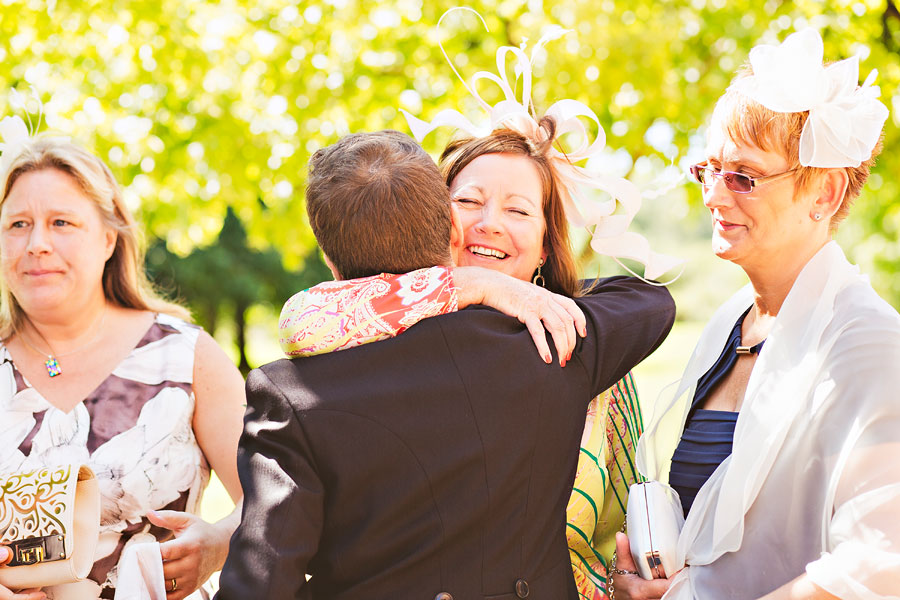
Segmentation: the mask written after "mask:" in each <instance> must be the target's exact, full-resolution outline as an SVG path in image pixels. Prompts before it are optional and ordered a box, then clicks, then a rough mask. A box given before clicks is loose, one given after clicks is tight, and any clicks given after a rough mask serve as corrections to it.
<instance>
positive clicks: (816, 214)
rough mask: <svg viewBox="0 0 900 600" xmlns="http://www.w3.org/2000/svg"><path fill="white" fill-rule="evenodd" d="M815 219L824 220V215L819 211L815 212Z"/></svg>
mask: <svg viewBox="0 0 900 600" xmlns="http://www.w3.org/2000/svg"><path fill="white" fill-rule="evenodd" d="M813 219H815V220H816V221H820V220H822V215H821V214H819V213H815V214H814V215H813Z"/></svg>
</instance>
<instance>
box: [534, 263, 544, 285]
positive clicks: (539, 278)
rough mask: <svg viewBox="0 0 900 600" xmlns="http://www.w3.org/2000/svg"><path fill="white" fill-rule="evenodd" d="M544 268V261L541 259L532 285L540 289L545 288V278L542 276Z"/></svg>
mask: <svg viewBox="0 0 900 600" xmlns="http://www.w3.org/2000/svg"><path fill="white" fill-rule="evenodd" d="M543 266H544V259H543V258H542V259H541V262H539V263H538V268H537V273H535V274H534V277H532V278H531V283H533V284H534V285H538V286H540V287H545V286H544V283H545V282H544V276H543V275H541V267H543Z"/></svg>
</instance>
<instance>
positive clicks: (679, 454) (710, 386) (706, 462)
mask: <svg viewBox="0 0 900 600" xmlns="http://www.w3.org/2000/svg"><path fill="white" fill-rule="evenodd" d="M749 312H750V309H749V308H748V309H747V310H746V311H744V314H742V315H741V316H740V318H738V320H737V323H735V324H734V328H733V329H732V330H731V334H730V335H729V336H728V341H726V342H725V347H724V348H723V349H722V354H721V355H719V358H718V359H716V363H715V364H714V365H713V366H712V367H711V368H710V369H709V371H707V372H706V373H704V375H703V377H701V378H700V380H699V381H698V382H697V390H696V391H695V392H694V398H693V400H692V401H691V409H690V412H688V416H687V421H686V422H685V425H684V431H683V432H682V434H681V441H679V442H678V446H677V447H676V448H675V453H674V454H673V455H672V467H671V469H670V471H669V485H671V486H672V487H673V488H674V489H675V491H676V492H678V495H679V497H680V498H681V507H682V508H683V509H684V516H685V517H687V514H688V512H689V511H690V510H691V505H692V504H693V503H694V498H696V497H697V492H698V491H700V488H701V487H703V484H704V483H706V480H707V479H709V477H710V475H712V474H713V471H715V470H716V468H717V467H718V466H719V465H720V464H722V461H723V460H725V459H726V458H728V456H729V455H731V445H732V443H733V441H734V426H735V425H736V424H737V418H738V413H736V412H733V411H730V410H706V409H702V408H698V407H699V406H701V405H702V404H703V402H704V401H705V400H706V399H707V398H708V397H709V395H710V394H711V393H712V391H713V390H714V389H715V388H716V386H717V385H719V383H720V382H721V381H722V380H723V379H724V378H725V376H726V375H728V373H729V372H730V371H731V369H732V368H733V367H734V365H735V363H736V362H737V357H738V354H737V347H738V346H739V345H740V343H741V325H743V323H744V317H746V316H747V313H749ZM762 345H763V342H760V343H759V344H757V345H756V346H753V348H752V349H751V351H752V352H753V353H758V352H759V350H760V349H761V348H762Z"/></svg>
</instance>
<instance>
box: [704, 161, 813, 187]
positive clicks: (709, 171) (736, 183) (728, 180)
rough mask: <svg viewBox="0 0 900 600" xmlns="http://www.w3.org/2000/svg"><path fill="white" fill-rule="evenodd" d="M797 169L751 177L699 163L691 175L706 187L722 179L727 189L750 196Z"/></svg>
mask: <svg viewBox="0 0 900 600" xmlns="http://www.w3.org/2000/svg"><path fill="white" fill-rule="evenodd" d="M796 170H797V169H791V170H790V171H785V172H783V173H775V174H774V175H766V176H765V177H750V176H748V175H744V174H743V173H735V172H734V171H717V170H716V169H715V168H714V167H711V166H709V165H708V164H706V163H699V164H696V165H692V166H691V175H692V176H693V177H694V180H695V181H697V183H700V184H703V186H704V187H708V186H711V185H712V184H713V178H714V177H721V178H722V181H724V182H725V187H726V188H728V189H729V190H731V191H732V192H736V193H738V194H749V193H750V192H752V191H753V188H755V187H756V186H757V185H759V184H761V183H767V182H769V181H774V180H776V179H778V178H779V177H784V176H785V175H790V174H791V173H793V172H794V171H796Z"/></svg>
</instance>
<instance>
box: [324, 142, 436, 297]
mask: <svg viewBox="0 0 900 600" xmlns="http://www.w3.org/2000/svg"><path fill="white" fill-rule="evenodd" d="M306 211H307V213H308V214H309V223H310V225H311V226H312V229H313V233H314V234H315V236H316V239H317V240H318V242H319V246H320V247H321V248H322V251H323V252H324V253H325V254H326V256H328V258H329V259H331V262H332V263H333V264H334V266H335V267H336V268H337V270H338V272H339V273H340V275H341V277H343V278H345V279H353V278H355V277H367V276H369V275H377V274H378V273H406V272H408V271H413V270H415V269H419V268H423V267H432V266H434V265H449V264H450V226H451V224H450V192H449V190H448V189H447V186H446V185H444V180H443V179H442V178H441V174H440V172H439V171H438V168H437V165H435V164H434V161H433V160H432V158H431V157H430V156H429V155H428V153H426V152H425V151H424V150H423V149H422V147H421V146H419V145H418V144H417V143H416V142H415V141H414V140H413V139H412V138H410V137H409V136H408V135H405V134H402V133H400V132H399V131H377V132H374V133H354V134H351V135H348V136H346V137H344V138H342V139H341V140H340V141H338V142H337V143H335V144H332V145H331V146H328V147H326V148H322V149H321V150H319V151H317V152H316V153H315V154H313V156H312V158H311V159H310V161H309V177H308V179H307V188H306Z"/></svg>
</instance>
